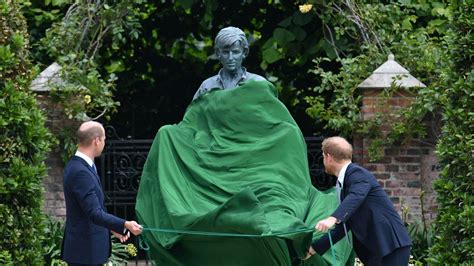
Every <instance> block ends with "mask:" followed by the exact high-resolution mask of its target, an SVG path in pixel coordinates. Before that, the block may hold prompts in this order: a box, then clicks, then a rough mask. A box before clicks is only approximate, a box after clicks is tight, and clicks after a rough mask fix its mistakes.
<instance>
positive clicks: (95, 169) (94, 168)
mask: <svg viewBox="0 0 474 266" xmlns="http://www.w3.org/2000/svg"><path fill="white" fill-rule="evenodd" d="M92 169H93V170H94V172H95V173H96V174H97V168H96V167H95V164H92Z"/></svg>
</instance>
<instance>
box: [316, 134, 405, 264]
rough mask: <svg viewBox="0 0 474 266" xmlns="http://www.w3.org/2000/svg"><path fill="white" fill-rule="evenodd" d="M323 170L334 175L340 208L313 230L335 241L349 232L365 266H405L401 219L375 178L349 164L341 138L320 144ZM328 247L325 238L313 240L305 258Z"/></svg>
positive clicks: (346, 144) (349, 155)
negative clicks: (324, 233)
mask: <svg viewBox="0 0 474 266" xmlns="http://www.w3.org/2000/svg"><path fill="white" fill-rule="evenodd" d="M322 150H323V157H324V161H323V162H324V167H325V168H326V172H327V173H328V174H331V175H334V176H337V182H338V184H336V190H337V192H338V193H337V194H338V196H339V200H340V205H339V207H338V208H337V209H336V210H335V211H334V213H333V214H332V215H331V216H329V217H328V218H326V219H324V220H322V221H319V222H318V223H317V224H316V226H315V228H316V230H318V231H321V232H326V231H328V230H329V229H330V228H332V227H333V226H334V225H336V226H335V228H334V229H333V230H332V231H331V232H330V233H331V237H332V239H333V241H334V243H335V242H337V241H339V240H340V239H342V238H343V237H344V236H345V235H346V234H347V231H348V230H351V231H352V236H353V238H352V241H353V247H354V250H355V252H356V254H357V256H358V257H359V259H360V260H361V261H362V262H363V263H364V264H365V265H384V266H385V265H397V266H398V265H403V266H406V265H407V264H408V260H409V257H410V247H411V240H410V237H409V236H408V232H407V229H406V228H405V226H404V224H403V222H402V219H401V218H400V216H399V214H398V213H397V211H396V210H395V208H394V207H393V204H392V202H391V201H390V199H389V198H388V196H387V194H386V193H385V191H384V190H383V189H382V187H381V186H380V185H379V183H378V182H377V180H376V179H375V176H374V175H373V174H372V173H370V172H369V171H368V170H366V169H365V168H362V167H360V166H359V165H357V164H354V163H352V162H351V159H352V146H351V144H349V142H347V140H345V139H344V138H342V137H331V138H328V139H325V140H324V141H323V143H322ZM329 247H330V242H329V237H328V235H327V234H326V235H325V236H324V237H322V238H320V239H318V240H316V241H314V242H313V243H312V244H311V246H310V249H309V251H308V256H307V258H308V257H309V256H311V255H314V253H315V252H317V253H318V254H321V255H322V254H324V253H325V252H326V251H327V250H328V249H329Z"/></svg>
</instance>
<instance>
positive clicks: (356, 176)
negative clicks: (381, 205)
mask: <svg viewBox="0 0 474 266" xmlns="http://www.w3.org/2000/svg"><path fill="white" fill-rule="evenodd" d="M344 183H345V186H347V188H348V192H347V196H346V197H345V198H344V200H343V201H342V202H341V205H339V207H337V209H336V210H335V211H334V213H333V214H332V215H331V216H332V217H335V218H336V219H337V220H339V221H340V222H343V223H344V222H346V221H347V220H348V219H349V218H350V217H351V216H352V214H353V213H354V212H355V211H356V210H357V209H358V208H359V206H360V205H361V204H362V203H363V202H364V200H365V199H366V197H367V195H368V194H369V191H370V183H369V180H368V179H367V177H366V176H365V175H364V173H363V172H362V171H361V170H356V171H354V172H352V173H350V174H349V175H348V176H347V177H346V179H345V180H344Z"/></svg>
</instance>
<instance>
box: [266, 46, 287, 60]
mask: <svg viewBox="0 0 474 266" xmlns="http://www.w3.org/2000/svg"><path fill="white" fill-rule="evenodd" d="M282 58H283V56H282V55H281V53H280V52H278V51H277V50H276V49H275V48H273V47H269V48H267V49H265V50H264V51H263V60H265V61H266V62H268V63H269V64H272V63H275V62H276V61H278V60H280V59H282Z"/></svg>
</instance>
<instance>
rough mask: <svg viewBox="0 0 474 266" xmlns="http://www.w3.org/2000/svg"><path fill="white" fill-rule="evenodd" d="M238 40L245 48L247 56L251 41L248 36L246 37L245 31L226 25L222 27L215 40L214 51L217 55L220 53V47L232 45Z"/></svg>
mask: <svg viewBox="0 0 474 266" xmlns="http://www.w3.org/2000/svg"><path fill="white" fill-rule="evenodd" d="M237 41H238V42H239V44H240V46H241V47H242V49H243V50H244V55H245V56H247V55H248V53H249V42H248V40H247V37H245V33H244V32H243V31H242V30H241V29H239V28H236V27H226V28H223V29H221V30H220V31H219V33H217V36H216V39H215V40H214V51H215V53H216V55H217V54H218V52H219V49H221V48H227V47H230V46H231V45H232V44H234V43H235V42H237Z"/></svg>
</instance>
